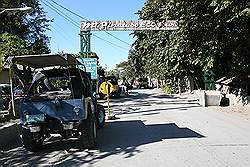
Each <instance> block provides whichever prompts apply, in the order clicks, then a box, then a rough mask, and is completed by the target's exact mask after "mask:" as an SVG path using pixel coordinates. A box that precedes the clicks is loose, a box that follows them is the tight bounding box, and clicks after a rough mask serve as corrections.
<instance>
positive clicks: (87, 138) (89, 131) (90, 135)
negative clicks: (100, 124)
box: [80, 112, 97, 148]
mask: <svg viewBox="0 0 250 167" xmlns="http://www.w3.org/2000/svg"><path fill="white" fill-rule="evenodd" d="M80 132H81V136H80V142H81V143H82V144H83V146H84V147H85V148H93V147H95V145H96V140H97V123H96V117H95V115H94V114H92V112H89V115H88V118H87V119H86V120H85V121H84V122H83V123H82V124H81V125H80Z"/></svg>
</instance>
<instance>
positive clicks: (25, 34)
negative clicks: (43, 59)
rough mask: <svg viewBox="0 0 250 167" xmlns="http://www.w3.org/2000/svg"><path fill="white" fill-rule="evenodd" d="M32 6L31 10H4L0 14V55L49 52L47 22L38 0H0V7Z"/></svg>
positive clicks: (2, 56) (3, 56)
mask: <svg viewBox="0 0 250 167" xmlns="http://www.w3.org/2000/svg"><path fill="white" fill-rule="evenodd" d="M24 6H29V7H32V11H31V12H29V13H25V12H23V11H15V12H13V11H12V12H10V11H5V12H3V13H1V14H0V20H1V22H0V34H1V35H0V57H1V58H2V59H3V58H5V57H7V56H10V55H15V56H18V55H22V54H41V53H49V52H50V49H49V47H48V43H49V37H47V36H46V35H45V32H46V30H48V26H49V22H51V20H48V19H46V16H45V12H44V11H43V9H42V7H41V5H40V4H39V1H38V0H25V1H23V0H15V1H12V0H1V4H0V8H1V9H9V8H21V7H24Z"/></svg>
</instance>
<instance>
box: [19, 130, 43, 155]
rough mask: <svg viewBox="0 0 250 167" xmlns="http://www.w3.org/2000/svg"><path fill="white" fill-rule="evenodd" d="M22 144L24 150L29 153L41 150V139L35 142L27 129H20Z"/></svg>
mask: <svg viewBox="0 0 250 167" xmlns="http://www.w3.org/2000/svg"><path fill="white" fill-rule="evenodd" d="M22 142H23V146H24V148H26V149H27V150H29V151H32V152H36V151H38V150H39V148H41V146H42V144H43V140H42V138H40V139H39V140H36V139H35V138H34V135H33V133H32V132H30V130H29V129H25V128H22Z"/></svg>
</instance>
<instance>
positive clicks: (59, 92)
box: [9, 54, 105, 151]
mask: <svg viewBox="0 0 250 167" xmlns="http://www.w3.org/2000/svg"><path fill="white" fill-rule="evenodd" d="M9 61H11V64H21V65H25V66H30V67H31V68H32V69H34V70H33V73H32V74H33V75H32V76H33V77H32V82H31V83H30V84H27V86H28V87H24V88H23V90H25V91H24V94H23V95H22V96H21V97H19V101H20V102H19V106H16V107H15V108H19V112H20V113H19V115H20V122H21V127H22V141H23V145H24V147H25V148H26V149H28V150H31V151H36V150H38V149H39V148H40V146H41V145H42V144H43V141H44V140H45V139H46V138H48V137H49V136H50V135H51V134H60V135H61V136H62V137H63V138H71V137H78V138H79V140H80V142H81V143H82V144H83V146H84V147H85V148H92V147H94V146H95V144H96V139H97V128H98V127H99V128H101V127H103V126H104V122H105V110H104V108H103V107H102V106H101V105H99V104H97V101H96V98H95V97H94V93H93V90H92V84H91V79H90V73H87V72H84V71H83V70H82V69H80V68H78V65H80V62H78V61H77V60H76V59H75V58H74V57H73V56H72V55H69V54H67V55H39V56H20V57H11V58H9ZM81 66H82V64H81ZM51 67H52V68H51ZM15 70H17V69H15ZM15 73H16V74H18V72H15ZM24 73H25V71H24V72H22V73H20V75H21V74H24ZM17 77H18V76H17ZM19 77H20V76H19ZM14 78H15V77H14ZM16 82H17V81H16ZM20 82H22V81H20ZM21 85H22V84H21Z"/></svg>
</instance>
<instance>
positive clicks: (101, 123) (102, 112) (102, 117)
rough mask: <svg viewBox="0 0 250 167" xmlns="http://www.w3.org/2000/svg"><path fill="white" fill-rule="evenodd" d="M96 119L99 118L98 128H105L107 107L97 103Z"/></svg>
mask: <svg viewBox="0 0 250 167" xmlns="http://www.w3.org/2000/svg"><path fill="white" fill-rule="evenodd" d="M96 120H97V128H98V129H100V128H103V126H104V124H105V109H104V107H103V106H102V105H100V104H97V112H96Z"/></svg>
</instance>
